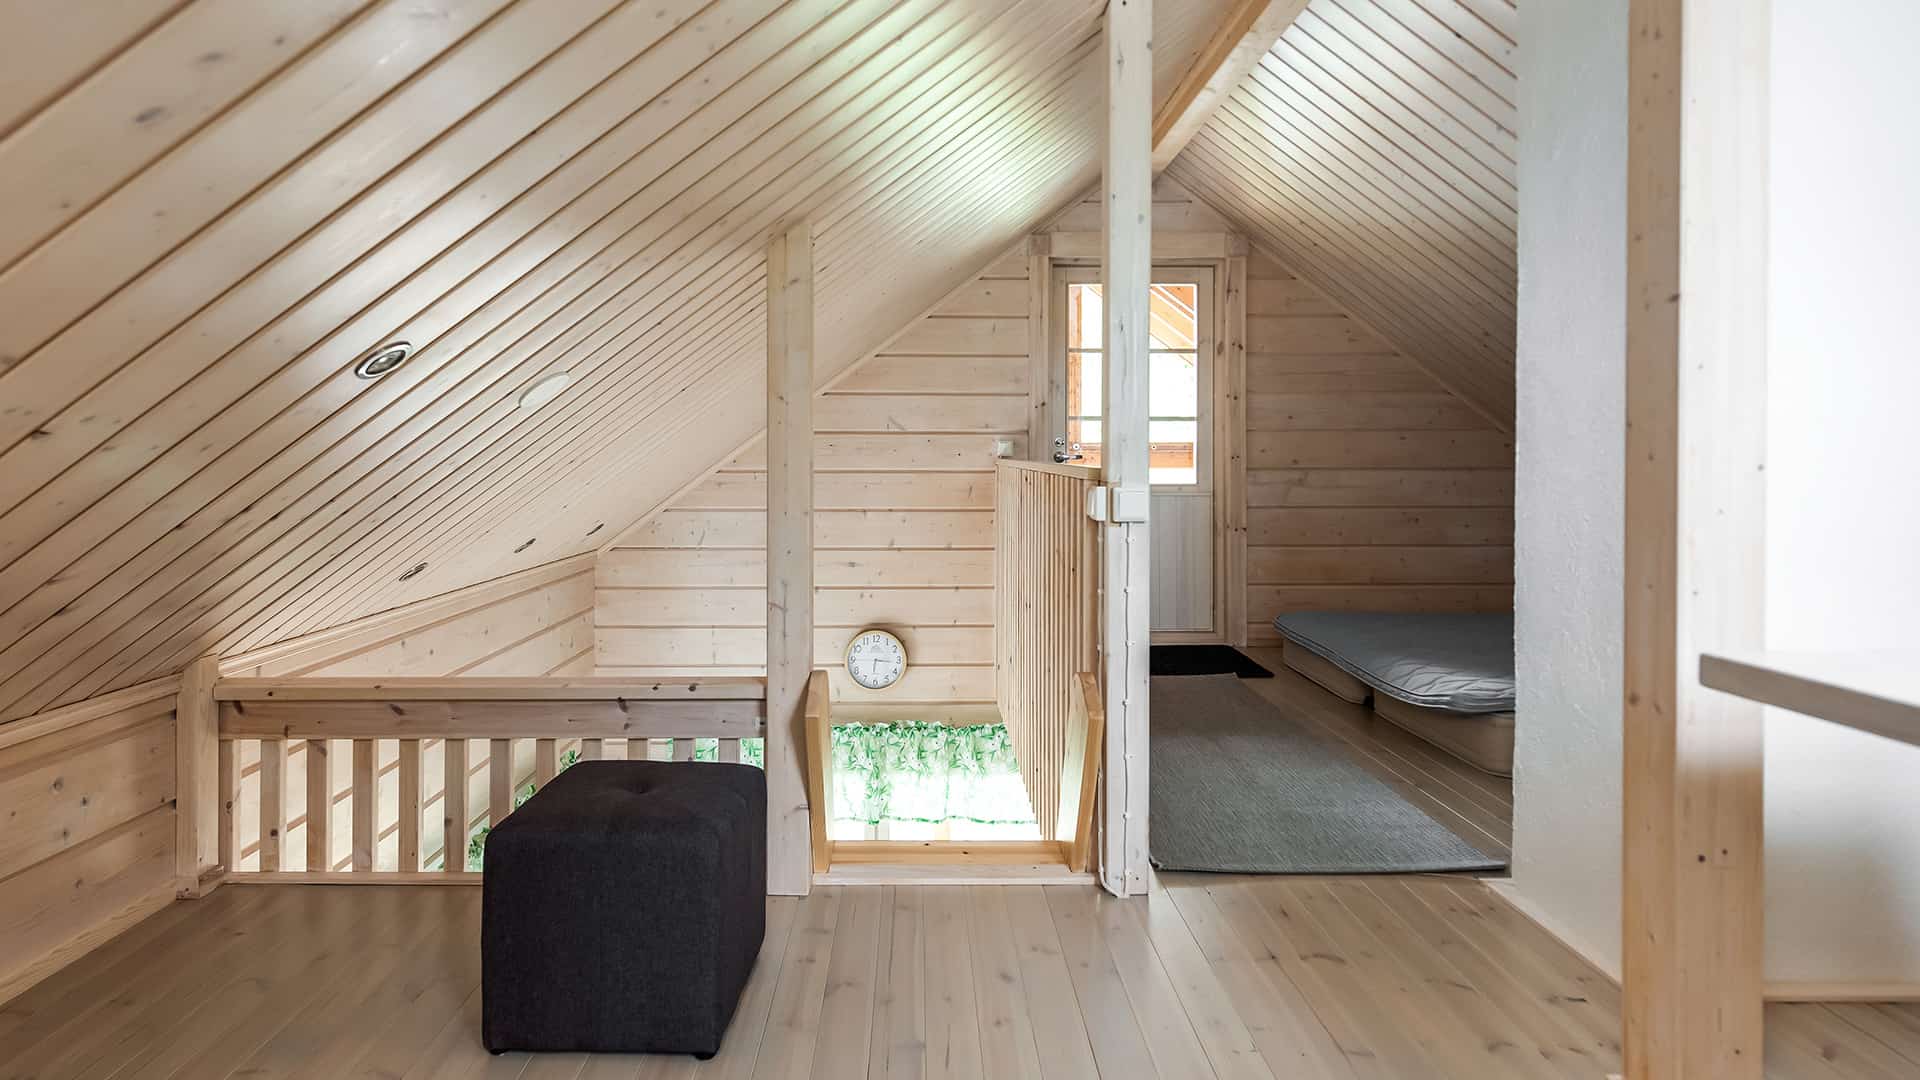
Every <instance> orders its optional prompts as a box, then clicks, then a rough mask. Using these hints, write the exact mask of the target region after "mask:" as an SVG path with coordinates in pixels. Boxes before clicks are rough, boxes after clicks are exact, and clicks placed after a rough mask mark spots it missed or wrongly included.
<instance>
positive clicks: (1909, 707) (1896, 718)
mask: <svg viewBox="0 0 1920 1080" xmlns="http://www.w3.org/2000/svg"><path fill="white" fill-rule="evenodd" d="M1700 682H1701V684H1702V685H1704V686H1709V687H1712V688H1713V689H1715V690H1720V691H1724V692H1726V693H1729V694H1735V695H1738V696H1740V697H1743V698H1747V699H1749V700H1752V701H1758V702H1761V703H1762V704H1766V705H1776V706H1778V707H1780V708H1782V709H1790V710H1792V711H1794V712H1797V713H1805V714H1806V715H1808V716H1817V717H1819V718H1820V719H1822V720H1829V721H1832V722H1833V723H1836V724H1842V725H1845V726H1846V727H1850V728H1857V729H1859V730H1861V731H1868V732H1872V733H1873V734H1875V735H1882V736H1885V737H1886V738H1889V739H1898V740H1900V741H1901V742H1908V743H1913V744H1914V745H1916V746H1920V650H1903V651H1888V652H1853V653H1790V652H1756V653H1742V654H1736V655H1729V656H1714V655H1711V654H1709V655H1703V656H1701V657H1700Z"/></svg>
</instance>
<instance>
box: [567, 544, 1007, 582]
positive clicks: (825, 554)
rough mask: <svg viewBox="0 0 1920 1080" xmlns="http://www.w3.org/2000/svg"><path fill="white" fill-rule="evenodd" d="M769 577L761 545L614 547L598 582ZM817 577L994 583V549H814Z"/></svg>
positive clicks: (818, 579)
mask: <svg viewBox="0 0 1920 1080" xmlns="http://www.w3.org/2000/svg"><path fill="white" fill-rule="evenodd" d="M766 580H767V556H766V552H765V551H763V550H761V549H759V548H698V549H695V550H693V551H685V550H682V549H677V548H615V549H614V550H612V551H609V552H607V554H606V556H605V557H604V558H603V559H602V560H601V563H600V585H601V587H602V588H603V589H610V588H623V587H625V588H674V587H687V586H696V585H720V586H745V587H748V588H753V587H758V586H759V585H760V584H761V583H763V582H765V581H766ZM813 580H814V582H815V583H816V584H818V585H820V586H823V587H851V586H876V587H884V586H889V585H906V586H915V585H973V586H980V587H985V586H990V585H992V584H993V552H992V551H991V550H979V549H968V550H959V551H931V550H925V549H917V548H916V549H911V550H900V551H893V550H858V551H848V550H838V549H836V550H829V551H815V552H814V556H813Z"/></svg>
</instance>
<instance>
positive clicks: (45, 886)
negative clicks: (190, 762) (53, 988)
mask: <svg viewBox="0 0 1920 1080" xmlns="http://www.w3.org/2000/svg"><path fill="white" fill-rule="evenodd" d="M177 692H178V680H177V679H176V680H167V681H164V682H159V683H154V684H151V685H149V686H145V687H141V688H138V689H135V690H129V691H121V692H119V693H116V694H114V695H110V696H109V697H106V698H101V699H98V700H97V701H92V702H86V703H82V704H78V705H73V706H68V707H66V708H63V709H58V710H55V711H53V712H50V713H46V714H43V715H40V716H35V717H31V718H29V719H25V720H19V721H14V722H12V723H9V724H0V819H3V820H4V821H5V822H6V828H5V830H4V831H0V912H4V913H5V914H4V917H0V1002H4V1001H5V1000H7V999H8V998H10V997H12V996H14V995H15V994H17V993H19V992H20V991H21V990H24V989H26V987H28V986H30V985H32V984H33V983H34V982H37V981H39V980H40V979H42V978H45V977H46V976H47V975H49V974H51V973H52V972H53V971H55V970H57V969H58V968H59V967H60V966H61V965H63V964H66V963H69V962H71V961H72V960H73V959H75V958H77V957H78V956H80V955H81V954H83V953H85V952H86V951H87V950H89V949H91V948H93V947H94V946H96V945H98V944H100V943H101V942H103V941H105V940H106V939H107V938H108V937H110V936H112V935H113V934H115V933H118V932H119V931H121V930H124V929H125V928H126V927H128V926H130V925H132V924H133V923H134V922H136V921H138V920H139V919H141V918H144V917H145V916H147V915H149V914H152V913H153V912H154V911H157V910H159V909H160V908H161V907H163V906H165V905H166V904H167V903H168V902H169V901H171V900H172V899H173V897H174V894H175V891H176V880H175V867H174V847H175V843H176V838H175V825H174V811H173V802H174V798H175V794H176V788H175V779H174V778H175V769H176V764H175V760H174V720H173V706H174V696H175V694H176V693H177ZM14 734H18V735H22V736H25V737H21V738H13V737H11V736H12V735H14Z"/></svg>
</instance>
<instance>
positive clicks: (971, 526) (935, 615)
mask: <svg viewBox="0 0 1920 1080" xmlns="http://www.w3.org/2000/svg"><path fill="white" fill-rule="evenodd" d="M1027 304H1028V301H1027V279H1026V260H1025V257H1024V255H1022V254H1010V255H1008V256H1007V257H1006V258H1003V259H1001V260H999V261H997V262H995V263H994V264H993V265H992V266H991V267H989V268H988V269H987V271H986V272H985V273H984V274H982V275H981V276H979V277H978V278H976V279H975V280H974V281H973V282H972V283H970V284H969V285H967V286H966V287H964V288H963V289H961V290H960V291H959V292H958V293H956V294H955V295H954V296H952V297H950V298H948V299H947V300H946V301H945V302H943V303H942V304H941V305H940V306H939V307H938V308H937V309H936V310H935V311H934V312H933V313H932V314H930V315H928V316H926V317H925V318H922V319H920V320H919V321H918V322H917V323H915V324H914V325H913V326H912V327H911V328H909V329H908V330H907V331H906V332H905V333H904V334H902V335H901V336H900V337H899V338H897V339H895V340H894V341H893V342H892V343H890V344H889V345H888V346H887V347H886V348H884V349H882V350H881V351H880V352H879V353H877V354H876V355H875V356H874V357H872V358H871V359H869V360H867V361H866V362H865V363H863V364H861V365H859V366H858V367H857V368H855V369H854V370H852V371H850V372H849V373H848V374H847V375H846V376H845V377H843V378H842V379H841V380H840V381H839V382H837V383H835V384H834V385H833V386H832V387H831V388H829V389H828V390H827V392H825V393H824V394H822V395H821V396H819V397H818V398H817V399H816V400H815V402H814V431H815V443H814V457H815V461H814V544H815V553H814V577H815V582H816V588H815V611H816V618H815V631H814V660H815V662H816V663H818V664H821V665H824V666H827V667H830V668H832V669H833V676H832V678H833V692H834V696H835V698H836V700H839V701H842V702H851V703H909V702H928V703H940V704H961V705H966V704H975V705H985V704H990V703H991V702H992V701H993V465H994V452H995V444H996V443H998V442H1001V441H1002V440H1004V441H1005V442H1006V443H1007V444H1009V446H1010V448H1011V453H1012V455H1013V456H1015V457H1020V456H1024V455H1025V453H1026V444H1027V402H1028V397H1027V391H1028V378H1027ZM765 544H766V452H765V449H764V447H763V446H762V445H761V444H758V443H756V444H755V445H754V446H752V447H751V448H749V449H748V450H746V451H745V452H743V453H741V454H740V455H738V456H736V457H735V458H733V459H732V460H730V461H728V462H727V463H726V464H725V465H723V466H722V467H721V468H720V469H719V470H718V471H717V472H714V473H713V474H711V475H710V476H708V477H707V478H706V479H704V480H703V481H701V482H700V483H699V484H698V485H697V486H695V487H694V488H693V489H691V490H690V491H688V492H686V493H685V494H683V495H682V496H681V497H679V498H678V499H676V500H675V501H674V502H673V503H672V504H670V505H669V506H668V507H667V508H666V509H665V510H664V511H662V512H661V513H659V514H657V515H655V516H654V517H652V518H650V519H648V520H647V521H645V522H642V523H641V524H640V525H639V526H637V527H635V528H634V529H632V530H630V531H629V532H628V533H626V534H625V535H623V536H621V537H620V538H619V539H618V540H617V541H615V543H614V544H613V545H612V547H610V548H609V549H608V550H607V551H606V552H604V553H603V554H602V555H601V557H600V563H599V570H598V588H597V590H596V615H595V618H596V623H597V625H596V627H595V631H594V636H595V645H596V651H597V668H598V670H599V671H600V672H601V673H602V674H610V675H621V674H639V673H644V672H658V673H667V672H701V671H705V672H710V673H714V674H757V673H759V672H760V671H761V670H763V665H764V664H765V662H766V652H765V650H766V633H765V625H766V593H765V587H764V583H765V580H766V547H765ZM867 626H881V627H885V628H887V629H889V630H892V631H893V632H894V633H896V634H898V635H900V638H901V640H902V641H903V642H904V643H905V644H906V647H907V654H908V660H909V666H908V670H907V674H906V675H905V677H904V678H903V679H902V680H901V681H900V683H898V684H896V685H895V686H894V687H893V688H892V689H890V690H887V691H884V692H879V693H875V692H870V691H866V690H862V689H860V688H859V687H857V686H855V685H853V683H852V682H851V681H850V680H848V679H847V678H846V673H845V670H844V668H843V667H842V666H841V661H842V659H843V657H844V655H845V651H846V646H847V642H848V641H849V640H850V639H851V638H852V636H853V635H854V634H855V633H856V632H857V631H859V630H860V629H861V628H863V627H867Z"/></svg>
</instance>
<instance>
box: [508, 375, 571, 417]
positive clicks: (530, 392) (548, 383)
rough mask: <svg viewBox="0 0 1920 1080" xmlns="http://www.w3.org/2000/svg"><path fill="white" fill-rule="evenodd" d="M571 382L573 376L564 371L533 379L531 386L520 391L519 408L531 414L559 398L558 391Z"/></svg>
mask: <svg viewBox="0 0 1920 1080" xmlns="http://www.w3.org/2000/svg"><path fill="white" fill-rule="evenodd" d="M572 382H573V374H572V373H571V372H566V371H556V372H554V373H553V374H551V375H548V376H545V377H543V378H539V379H535V380H534V381H533V383H532V385H530V386H528V387H527V388H526V389H525V390H522V391H520V407H521V408H522V409H525V410H527V411H528V412H532V411H533V410H535V409H537V408H539V407H540V406H542V405H545V404H546V403H547V402H549V401H552V400H553V399H554V398H557V397H559V396H560V391H562V390H565V389H566V388H567V386H568V384H570V383H572Z"/></svg>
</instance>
